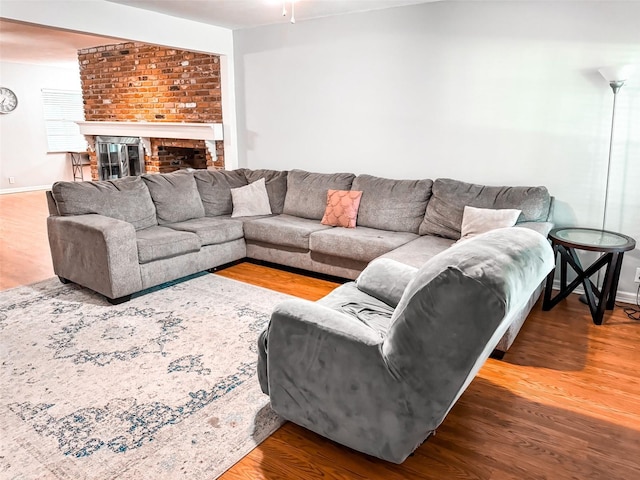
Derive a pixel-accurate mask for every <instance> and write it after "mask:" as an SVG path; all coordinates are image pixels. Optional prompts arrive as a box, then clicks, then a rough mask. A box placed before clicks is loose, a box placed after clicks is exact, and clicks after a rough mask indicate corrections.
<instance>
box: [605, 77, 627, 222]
mask: <svg viewBox="0 0 640 480" xmlns="http://www.w3.org/2000/svg"><path fill="white" fill-rule="evenodd" d="M609 85H610V86H611V90H613V110H612V112H611V134H610V135H609V160H608V162H607V182H606V184H605V188H604V211H603V212H602V230H604V229H605V227H606V224H607V204H608V202H609V177H610V175H611V152H612V151H613V127H614V125H615V123H616V98H617V97H618V91H619V90H620V89H621V88H622V86H623V85H624V80H612V81H611V82H609Z"/></svg>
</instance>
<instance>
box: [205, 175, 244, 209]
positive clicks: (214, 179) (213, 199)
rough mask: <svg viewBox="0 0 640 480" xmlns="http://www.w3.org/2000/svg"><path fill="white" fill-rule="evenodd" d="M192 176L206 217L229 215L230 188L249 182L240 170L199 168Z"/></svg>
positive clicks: (230, 204) (230, 206)
mask: <svg viewBox="0 0 640 480" xmlns="http://www.w3.org/2000/svg"><path fill="white" fill-rule="evenodd" d="M193 176H194V178H195V180H196V185H197V187H198V192H199V193H200V198H201V200H202V205H203V206H204V213H205V215H206V216H207V217H219V216H220V215H231V212H233V203H232V201H231V189H232V188H239V187H244V186H245V185H248V183H249V182H247V179H246V178H245V175H244V173H243V172H241V171H240V170H200V171H197V172H195V173H194V175H193Z"/></svg>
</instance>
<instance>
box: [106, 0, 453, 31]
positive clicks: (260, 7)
mask: <svg viewBox="0 0 640 480" xmlns="http://www.w3.org/2000/svg"><path fill="white" fill-rule="evenodd" d="M107 1H109V2H112V3H120V4H122V5H129V6H131V7H137V8H142V9H145V10H151V11H154V12H159V13H164V14H167V15H171V16H173V17H181V18H186V19H188V20H194V21H196V22H202V23H208V24H211V25H217V26H219V27H225V28H230V29H234V30H235V29H238V28H251V27H257V26H259V25H269V24H273V23H284V22H288V21H290V19H291V0H286V1H285V2H283V0H180V1H178V0H107ZM437 1H441V0H295V18H296V21H303V20H309V19H312V18H319V17H328V16H331V15H344V14H346V13H354V12H365V11H368V10H380V9H383V8H392V7H400V6H404V5H414V4H417V3H429V2H437ZM283 3H285V4H286V9H287V16H286V17H283V16H282V6H283Z"/></svg>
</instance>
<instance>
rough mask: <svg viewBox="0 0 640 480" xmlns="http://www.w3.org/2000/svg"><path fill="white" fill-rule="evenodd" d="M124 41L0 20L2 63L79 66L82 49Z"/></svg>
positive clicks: (0, 56)
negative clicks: (79, 53) (79, 52)
mask: <svg viewBox="0 0 640 480" xmlns="http://www.w3.org/2000/svg"><path fill="white" fill-rule="evenodd" d="M119 42H121V40H120V39H115V38H110V37H100V36H96V35H84V34H80V33H74V32H67V31H64V30H57V29H54V28H47V27H39V26H36V25H28V24H24V23H18V22H12V21H9V20H3V19H0V60H2V61H3V62H13V63H32V64H43V65H64V64H70V63H73V64H77V63H78V50H79V49H81V48H89V47H95V46H98V45H107V44H110V43H119Z"/></svg>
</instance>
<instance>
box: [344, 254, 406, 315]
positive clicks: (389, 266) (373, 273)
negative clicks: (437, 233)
mask: <svg viewBox="0 0 640 480" xmlns="http://www.w3.org/2000/svg"><path fill="white" fill-rule="evenodd" d="M417 271H418V269H417V268H415V267H411V266H409V265H405V264H404V263H400V262H397V261H395V260H392V259H390V258H378V259H376V260H373V261H372V262H371V263H370V264H369V265H368V266H367V268H365V269H364V270H363V271H362V273H361V274H360V275H359V276H358V278H357V279H356V285H357V286H358V290H360V291H362V292H364V293H366V294H367V295H371V296H372V297H374V298H377V299H378V300H380V301H381V302H384V303H386V304H387V305H389V306H390V307H392V308H396V307H397V306H398V303H399V302H400V299H401V298H402V294H403V293H404V290H405V288H407V285H409V282H410V281H411V280H413V277H415V275H416V272H417Z"/></svg>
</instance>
